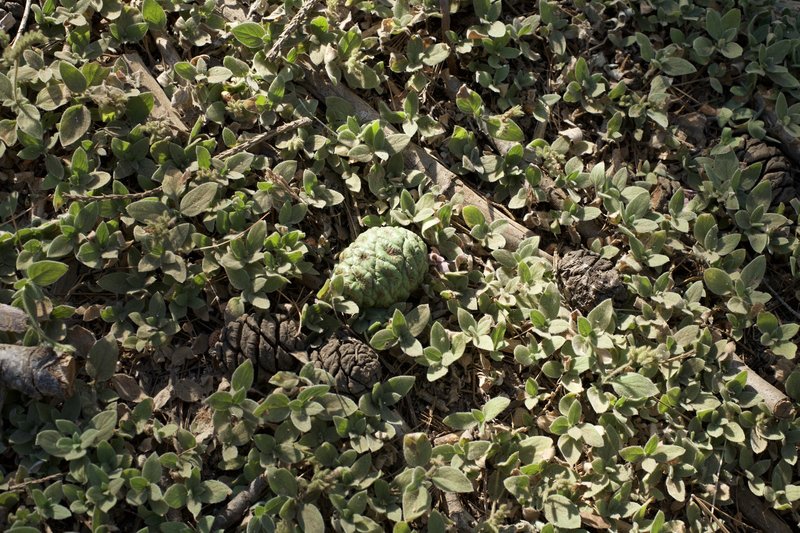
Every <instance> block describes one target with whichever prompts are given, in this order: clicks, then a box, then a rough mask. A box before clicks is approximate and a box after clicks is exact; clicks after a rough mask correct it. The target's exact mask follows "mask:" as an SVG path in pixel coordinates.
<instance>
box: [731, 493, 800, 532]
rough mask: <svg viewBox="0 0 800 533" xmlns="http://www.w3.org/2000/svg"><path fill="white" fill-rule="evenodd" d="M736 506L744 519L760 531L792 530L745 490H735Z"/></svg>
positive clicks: (761, 501)
mask: <svg viewBox="0 0 800 533" xmlns="http://www.w3.org/2000/svg"><path fill="white" fill-rule="evenodd" d="M733 498H734V500H736V506H737V507H738V509H739V511H740V512H741V513H742V515H744V517H745V518H746V519H747V520H748V521H749V522H750V523H751V524H753V525H754V526H756V527H757V528H758V529H760V530H761V531H769V532H770V533H791V531H792V528H790V527H789V526H788V525H786V522H784V521H783V520H781V519H780V517H779V516H778V515H777V514H775V511H773V510H772V509H770V508H769V507H767V506H766V505H765V503H764V501H763V500H761V499H759V498H757V497H756V496H755V495H754V494H753V493H752V492H750V490H749V489H747V488H736V489H735V492H734V496H733Z"/></svg>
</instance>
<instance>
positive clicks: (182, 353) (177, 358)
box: [169, 346, 194, 366]
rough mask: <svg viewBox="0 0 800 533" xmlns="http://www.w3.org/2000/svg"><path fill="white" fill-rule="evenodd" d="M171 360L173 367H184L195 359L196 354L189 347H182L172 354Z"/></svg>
mask: <svg viewBox="0 0 800 533" xmlns="http://www.w3.org/2000/svg"><path fill="white" fill-rule="evenodd" d="M169 359H170V362H171V363H172V366H183V364H184V363H185V362H186V361H188V360H190V359H194V354H193V353H192V349H191V348H189V347H188V346H180V347H179V348H176V349H175V350H174V351H173V352H172V353H171V354H170V358H169Z"/></svg>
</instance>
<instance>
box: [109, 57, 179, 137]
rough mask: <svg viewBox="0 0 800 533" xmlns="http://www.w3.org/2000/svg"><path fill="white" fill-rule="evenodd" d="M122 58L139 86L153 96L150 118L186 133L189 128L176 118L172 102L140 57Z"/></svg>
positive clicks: (176, 114)
mask: <svg viewBox="0 0 800 533" xmlns="http://www.w3.org/2000/svg"><path fill="white" fill-rule="evenodd" d="M122 58H123V59H124V60H125V63H127V64H128V68H130V69H131V71H132V72H134V73H136V74H138V75H139V76H140V84H141V86H142V87H144V88H145V89H147V90H148V91H150V92H151V93H152V94H153V97H154V98H155V105H154V106H153V111H152V116H153V117H154V118H161V119H165V120H167V121H168V122H169V123H170V124H171V125H172V126H173V127H174V128H175V129H176V130H178V131H179V132H181V133H188V132H189V128H187V127H186V124H184V123H183V120H182V119H181V117H180V116H178V113H177V112H176V111H175V108H174V107H173V106H172V102H171V101H170V99H169V98H167V95H166V94H165V93H164V89H162V88H161V85H159V84H158V82H157V81H156V79H155V78H154V77H153V75H152V74H150V71H149V70H148V69H147V65H145V62H144V61H143V60H142V58H141V56H140V55H139V54H137V53H128V54H124V55H123V56H122Z"/></svg>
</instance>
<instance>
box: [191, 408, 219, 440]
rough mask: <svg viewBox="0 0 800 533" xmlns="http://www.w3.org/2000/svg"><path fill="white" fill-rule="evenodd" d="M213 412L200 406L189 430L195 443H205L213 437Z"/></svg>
mask: <svg viewBox="0 0 800 533" xmlns="http://www.w3.org/2000/svg"><path fill="white" fill-rule="evenodd" d="M212 416H213V412H212V411H211V406H209V405H202V406H201V407H200V408H199V409H198V410H197V414H196V415H195V417H194V420H192V424H191V426H190V429H191V430H192V433H193V434H194V436H195V439H197V442H205V441H206V440H208V439H210V438H211V437H212V436H213V435H214V422H213V420H212Z"/></svg>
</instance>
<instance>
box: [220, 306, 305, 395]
mask: <svg viewBox="0 0 800 533" xmlns="http://www.w3.org/2000/svg"><path fill="white" fill-rule="evenodd" d="M306 345H307V342H306V338H305V336H304V335H303V334H302V333H301V332H300V324H299V323H298V322H297V321H296V320H292V319H290V318H288V317H287V316H286V315H284V314H281V313H273V314H270V315H265V316H262V315H243V316H240V317H239V318H237V319H236V320H234V321H232V322H229V323H228V324H227V325H226V326H225V327H224V328H222V332H221V333H220V338H219V341H218V342H217V344H216V353H217V357H218V358H219V360H220V361H221V362H222V365H223V366H224V367H225V370H226V371H227V372H228V373H231V372H233V371H234V370H235V369H236V367H238V366H239V365H240V364H241V363H243V362H244V361H245V360H247V359H249V360H250V361H252V363H253V368H254V369H255V371H256V379H257V380H264V381H266V380H268V379H269V378H270V377H272V376H273V375H274V374H275V373H276V372H278V371H281V370H297V369H298V368H299V367H300V366H301V362H302V361H303V360H305V359H306Z"/></svg>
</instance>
